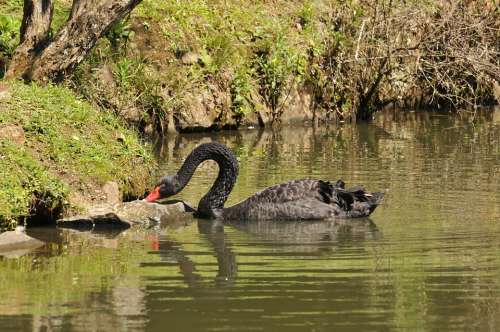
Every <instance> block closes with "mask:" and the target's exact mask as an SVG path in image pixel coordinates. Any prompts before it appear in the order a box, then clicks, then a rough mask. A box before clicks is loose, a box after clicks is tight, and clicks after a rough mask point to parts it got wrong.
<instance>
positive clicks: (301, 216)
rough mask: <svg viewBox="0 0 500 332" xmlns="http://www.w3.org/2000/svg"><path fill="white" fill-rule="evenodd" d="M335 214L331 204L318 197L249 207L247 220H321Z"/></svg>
mask: <svg viewBox="0 0 500 332" xmlns="http://www.w3.org/2000/svg"><path fill="white" fill-rule="evenodd" d="M332 215H333V209H332V206H331V205H328V204H325V203H322V202H319V201H318V200H316V199H305V200H298V201H291V202H285V203H281V204H269V203H261V204H257V205H255V206H252V207H250V208H249V209H248V211H247V214H246V215H245V219H246V220H321V219H327V218H329V217H331V216H332Z"/></svg>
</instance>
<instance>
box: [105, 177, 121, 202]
mask: <svg viewBox="0 0 500 332" xmlns="http://www.w3.org/2000/svg"><path fill="white" fill-rule="evenodd" d="M102 191H103V192H104V195H105V196H106V202H107V203H108V204H118V203H120V202H121V195H120V188H119V187H118V183H116V182H114V181H108V182H106V183H105V184H104V186H102Z"/></svg>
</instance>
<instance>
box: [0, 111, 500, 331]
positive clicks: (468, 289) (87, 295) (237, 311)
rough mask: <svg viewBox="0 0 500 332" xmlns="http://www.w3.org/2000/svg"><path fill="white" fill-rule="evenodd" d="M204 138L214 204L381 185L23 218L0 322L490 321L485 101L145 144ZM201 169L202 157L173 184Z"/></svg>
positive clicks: (498, 205) (69, 325)
mask: <svg viewBox="0 0 500 332" xmlns="http://www.w3.org/2000/svg"><path fill="white" fill-rule="evenodd" d="M211 140H217V141H220V142H223V143H225V144H227V145H229V146H230V147H231V148H232V149H233V150H234V151H236V153H237V155H238V159H239V161H240V164H241V167H240V171H241V173H240V176H239V178H238V182H237V185H236V188H235V190H234V192H233V193H232V195H231V197H230V201H229V203H228V204H232V203H235V202H237V201H239V200H241V199H243V198H245V197H247V196H248V195H250V194H252V193H254V192H255V191H257V190H260V189H262V188H265V187H266V186H268V185H271V184H274V183H278V182H282V181H286V180H290V179H295V178H306V177H314V178H324V179H330V180H336V179H338V178H342V179H344V180H345V181H346V182H347V183H348V184H358V183H361V184H364V185H365V186H366V187H367V188H368V189H370V190H375V189H383V190H386V191H387V195H386V197H385V199H384V203H383V205H382V206H380V207H379V208H378V209H377V210H376V211H375V213H374V214H373V215H372V217H371V218H370V219H360V220H354V221H353V220H351V221H342V222H323V223H318V222H316V223H286V224H283V223H278V222H267V223H252V224H248V225H241V224H233V225H224V226H222V225H217V224H213V223H210V222H206V221H205V222H204V221H197V220H196V219H194V218H192V217H189V216H188V217H186V218H185V219H183V220H176V221H172V223H171V224H169V225H163V226H162V227H161V228H160V229H152V230H148V231H144V230H128V231H127V232H124V233H121V234H95V233H91V234H89V233H77V232H71V231H63V230H54V229H31V230H30V231H29V232H30V233H31V235H33V236H35V237H37V238H39V239H43V240H44V241H46V242H47V245H45V246H43V247H42V248H39V249H37V250H36V251H34V252H31V253H27V254H25V255H22V256H20V257H18V258H12V257H10V258H7V257H0V299H1V300H0V330H1V331H18V330H19V331H20V330H25V331H63V330H64V331H66V330H75V331H113V330H130V331H133V330H151V331H155V330H161V331H165V330H171V331H226V330H233V331H255V330H266V331H270V330H272V331H305V330H307V331H331V330H333V329H335V328H336V329H337V330H342V331H366V330H369V331H387V330H402V331H419V330H425V331H429V330H430V331H432V330H435V331H442V330H478V331H498V330H500V113H498V112H497V113H494V114H493V115H491V114H489V115H487V116H485V117H478V118H477V119H476V120H475V121H474V122H471V121H470V117H457V116H451V117H450V116H447V115H443V114H435V113H424V114H418V113H391V112H386V113H384V114H380V115H378V116H377V118H376V119H375V121H374V122H373V123H372V124H369V125H366V124H360V125H357V126H352V125H345V126H343V127H340V128H330V129H327V128H317V129H313V128H288V129H283V130H281V131H280V130H275V131H258V130H248V131H242V132H226V133H219V134H216V135H213V136H206V135H201V134H198V135H183V136H178V137H176V138H175V139H171V140H170V141H169V142H168V143H167V144H165V145H164V146H163V147H162V148H161V149H160V150H159V151H158V153H159V155H160V156H161V159H162V160H164V161H165V163H164V165H163V166H162V167H163V169H164V171H165V172H168V171H173V170H175V169H177V167H178V166H179V165H180V164H181V162H182V160H183V158H184V157H185V156H186V155H187V154H188V153H189V152H190V151H191V150H192V148H193V147H194V146H196V145H197V144H199V143H201V142H206V141H211ZM216 174H217V167H216V166H215V165H214V164H213V163H210V162H207V163H206V164H204V165H203V166H202V167H201V168H200V169H199V170H198V171H197V173H196V174H195V177H194V178H193V180H192V183H191V184H190V185H189V186H188V187H187V188H186V189H185V191H183V192H182V193H181V194H180V195H179V197H178V198H182V199H185V200H187V201H190V202H192V203H197V200H198V199H199V198H200V197H201V195H202V194H203V193H204V192H206V190H207V189H208V187H209V186H210V185H211V183H212V181H213V179H214V178H215V176H216ZM17 255H19V253H18V254H17Z"/></svg>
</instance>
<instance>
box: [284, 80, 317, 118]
mask: <svg viewBox="0 0 500 332" xmlns="http://www.w3.org/2000/svg"><path fill="white" fill-rule="evenodd" d="M313 100H314V98H313V94H312V93H311V92H309V91H308V90H307V89H306V88H299V87H297V86H294V87H292V89H291V91H290V96H289V97H288V100H287V101H286V103H285V105H284V109H283V114H282V115H281V122H282V123H300V122H304V121H311V120H312V119H313V118H314V113H313V111H312V108H313Z"/></svg>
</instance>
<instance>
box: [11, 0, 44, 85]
mask: <svg viewBox="0 0 500 332" xmlns="http://www.w3.org/2000/svg"><path fill="white" fill-rule="evenodd" d="M23 8H24V13H23V22H22V24H21V31H20V35H21V43H20V44H19V46H18V47H17V48H16V51H15V53H14V56H13V57H12V60H11V62H10V65H9V68H8V70H7V73H6V77H17V76H20V75H22V74H23V73H24V72H25V71H26V70H27V69H28V68H29V67H30V65H31V62H32V61H33V58H34V57H35V56H36V55H37V52H40V50H42V49H43V48H44V47H45V45H46V44H47V42H48V36H49V29H50V24H51V22H52V14H53V12H54V5H53V4H52V0H42V1H38V0H24V7H23Z"/></svg>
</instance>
